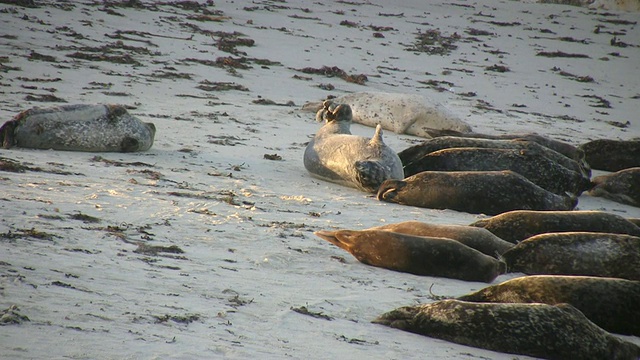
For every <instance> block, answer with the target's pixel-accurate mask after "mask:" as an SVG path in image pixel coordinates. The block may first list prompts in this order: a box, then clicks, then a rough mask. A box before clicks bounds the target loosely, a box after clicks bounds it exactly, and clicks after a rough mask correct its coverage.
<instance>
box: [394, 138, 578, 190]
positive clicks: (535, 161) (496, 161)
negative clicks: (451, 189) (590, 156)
mask: <svg viewBox="0 0 640 360" xmlns="http://www.w3.org/2000/svg"><path fill="white" fill-rule="evenodd" d="M499 170H512V171H514V172H517V173H518V174H520V175H522V176H524V177H525V178H527V179H529V180H530V181H531V182H533V183H534V184H536V185H538V186H540V187H541V188H543V189H546V190H548V191H551V192H552V193H554V194H559V195H565V194H566V193H568V192H569V193H572V194H575V195H580V194H581V193H582V192H583V191H584V190H586V189H588V188H590V187H591V186H590V185H591V182H590V181H589V180H588V179H586V178H585V177H584V176H583V175H582V174H580V173H578V172H575V171H572V170H569V169H567V168H565V167H564V166H562V165H560V164H558V163H556V162H555V161H553V160H550V159H548V158H547V157H545V156H544V155H543V153H542V152H540V151H537V150H528V149H527V150H524V149H521V150H516V149H493V148H475V147H468V148H466V147H461V148H449V149H443V150H438V151H434V152H431V153H429V154H426V155H424V156H423V157H422V158H421V159H419V160H417V161H413V162H411V164H407V165H406V166H405V167H404V175H405V177H408V176H411V175H415V174H417V173H419V172H422V171H499Z"/></svg>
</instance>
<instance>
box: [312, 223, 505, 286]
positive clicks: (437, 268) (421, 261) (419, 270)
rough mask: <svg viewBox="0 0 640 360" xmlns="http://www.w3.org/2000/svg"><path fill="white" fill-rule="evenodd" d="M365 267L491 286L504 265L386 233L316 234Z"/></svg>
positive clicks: (442, 242) (444, 243)
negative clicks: (349, 254) (484, 283)
mask: <svg viewBox="0 0 640 360" xmlns="http://www.w3.org/2000/svg"><path fill="white" fill-rule="evenodd" d="M314 234H316V235H317V236H318V237H320V238H322V239H324V240H326V241H328V242H330V243H332V244H334V245H336V246H338V247H339V248H341V249H343V250H346V251H348V252H349V253H351V255H353V256H354V257H355V258H356V259H357V260H358V261H360V262H361V263H363V264H367V265H371V266H377V267H381V268H385V269H389V270H394V271H400V272H406V273H410V274H415V275H424V276H440V277H446V278H452V279H460V280H466V281H483V282H491V281H493V279H495V278H496V277H497V276H498V275H499V273H500V269H501V263H500V262H498V260H496V259H495V258H493V257H491V256H487V255H485V254H483V253H481V252H480V251H478V250H475V249H472V248H470V247H468V246H466V245H464V244H462V243H460V242H457V241H455V240H451V239H446V238H435V237H426V236H413V235H407V234H401V233H396V232H391V231H383V230H362V231H355V230H339V231H317V232H315V233H314Z"/></svg>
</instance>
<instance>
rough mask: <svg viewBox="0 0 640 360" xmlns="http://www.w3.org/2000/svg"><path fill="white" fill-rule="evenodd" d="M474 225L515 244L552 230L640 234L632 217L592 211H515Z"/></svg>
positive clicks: (639, 229)
mask: <svg viewBox="0 0 640 360" xmlns="http://www.w3.org/2000/svg"><path fill="white" fill-rule="evenodd" d="M470 226H477V227H481V228H484V229H487V230H489V231H490V232H491V233H493V234H494V235H496V236H498V237H499V238H501V239H503V240H506V241H508V242H510V243H514V244H517V243H518V242H520V241H522V240H524V239H526V238H529V237H531V236H534V235H538V234H544V233H552V232H570V231H583V232H585V231H586V232H602V233H613V234H627V235H633V236H640V227H638V226H637V225H636V224H633V223H632V222H631V221H629V220H628V219H626V218H624V217H622V216H620V215H616V214H610V213H607V212H604V211H591V210H573V211H531V210H515V211H509V212H506V213H503V214H500V215H496V216H493V217H491V218H488V219H482V220H478V221H476V222H474V223H472V224H470Z"/></svg>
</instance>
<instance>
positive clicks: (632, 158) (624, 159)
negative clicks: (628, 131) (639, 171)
mask: <svg viewBox="0 0 640 360" xmlns="http://www.w3.org/2000/svg"><path fill="white" fill-rule="evenodd" d="M578 148H579V149H580V150H582V151H584V154H585V159H586V160H587V162H588V163H589V165H591V167H592V168H594V169H598V170H605V171H620V170H624V169H628V168H632V167H639V166H640V140H609V139H598V140H593V141H589V142H586V143H584V144H582V145H580V146H578Z"/></svg>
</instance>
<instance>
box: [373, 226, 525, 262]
mask: <svg viewBox="0 0 640 360" xmlns="http://www.w3.org/2000/svg"><path fill="white" fill-rule="evenodd" d="M368 230H384V231H392V232H397V233H401V234H408V235H415V236H427V237H438V238H447V239H452V240H455V241H458V242H460V243H463V244H465V245H467V246H468V247H470V248H473V249H476V250H478V251H480V252H481V253H483V254H485V255H489V256H493V257H498V256H499V255H501V254H503V253H504V252H505V251H507V250H509V249H511V248H512V247H513V244H512V243H510V242H507V241H504V240H502V239H500V238H499V237H497V236H495V235H493V234H492V233H491V232H490V231H488V230H485V229H482V228H477V227H473V226H465V225H442V224H428V223H424V222H420V221H404V222H400V223H395V224H388V225H383V226H377V227H373V228H370V229H368ZM478 230H480V231H478Z"/></svg>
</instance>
